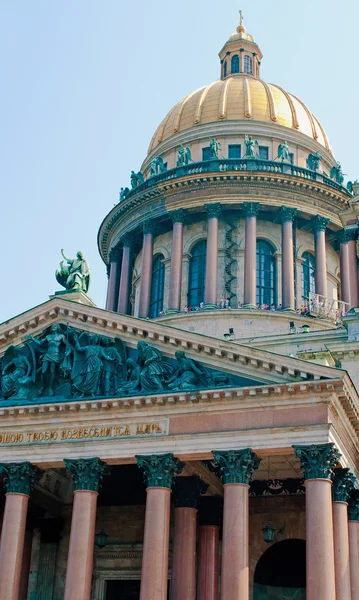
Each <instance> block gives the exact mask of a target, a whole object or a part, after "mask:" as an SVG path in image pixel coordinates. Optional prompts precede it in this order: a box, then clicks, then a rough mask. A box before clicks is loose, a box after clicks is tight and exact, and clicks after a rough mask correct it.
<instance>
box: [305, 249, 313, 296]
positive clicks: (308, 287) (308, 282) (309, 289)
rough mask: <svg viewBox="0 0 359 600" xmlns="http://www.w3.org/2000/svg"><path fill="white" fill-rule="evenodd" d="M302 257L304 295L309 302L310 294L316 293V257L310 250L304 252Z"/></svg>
mask: <svg viewBox="0 0 359 600" xmlns="http://www.w3.org/2000/svg"><path fill="white" fill-rule="evenodd" d="M302 259H303V263H302V297H303V300H304V301H305V302H308V301H309V299H310V294H311V293H312V294H314V293H315V257H314V256H313V254H311V253H310V252H304V253H303V255H302Z"/></svg>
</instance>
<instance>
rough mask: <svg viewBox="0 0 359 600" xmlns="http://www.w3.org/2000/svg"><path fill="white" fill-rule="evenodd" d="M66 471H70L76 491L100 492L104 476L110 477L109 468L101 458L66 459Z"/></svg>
mask: <svg viewBox="0 0 359 600" xmlns="http://www.w3.org/2000/svg"><path fill="white" fill-rule="evenodd" d="M64 462H65V465H66V469H67V470H68V471H70V473H71V476H72V481H73V485H74V491H75V492H77V491H79V490H88V491H91V492H98V490H99V488H100V487H101V483H102V479H103V477H104V475H108V473H109V469H108V466H107V465H106V464H105V463H103V462H102V461H101V460H100V459H99V458H83V459H78V460H72V459H65V460H64Z"/></svg>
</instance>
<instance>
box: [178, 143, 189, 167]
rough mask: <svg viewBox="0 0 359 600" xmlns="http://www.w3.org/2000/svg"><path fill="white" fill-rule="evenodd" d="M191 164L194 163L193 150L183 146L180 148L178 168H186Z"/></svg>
mask: <svg viewBox="0 0 359 600" xmlns="http://www.w3.org/2000/svg"><path fill="white" fill-rule="evenodd" d="M190 162H192V154H191V148H190V147H189V146H182V145H181V146H180V147H179V148H178V157H177V167H184V166H186V165H188V164H189V163H190Z"/></svg>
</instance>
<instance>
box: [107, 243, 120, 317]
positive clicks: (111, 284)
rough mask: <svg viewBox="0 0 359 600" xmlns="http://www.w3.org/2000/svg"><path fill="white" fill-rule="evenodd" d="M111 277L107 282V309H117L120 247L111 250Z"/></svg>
mask: <svg viewBox="0 0 359 600" xmlns="http://www.w3.org/2000/svg"><path fill="white" fill-rule="evenodd" d="M109 258H110V264H109V277H108V284H107V297H106V310H112V311H113V312H115V311H116V310H117V301H118V287H119V281H120V261H121V252H120V249H119V248H112V250H111V251H110V257H109Z"/></svg>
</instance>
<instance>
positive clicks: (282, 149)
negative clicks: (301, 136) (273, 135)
mask: <svg viewBox="0 0 359 600" xmlns="http://www.w3.org/2000/svg"><path fill="white" fill-rule="evenodd" d="M277 158H278V159H279V160H281V161H282V162H284V161H288V160H289V146H288V142H286V141H284V142H282V144H279V146H278V156H277Z"/></svg>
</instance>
